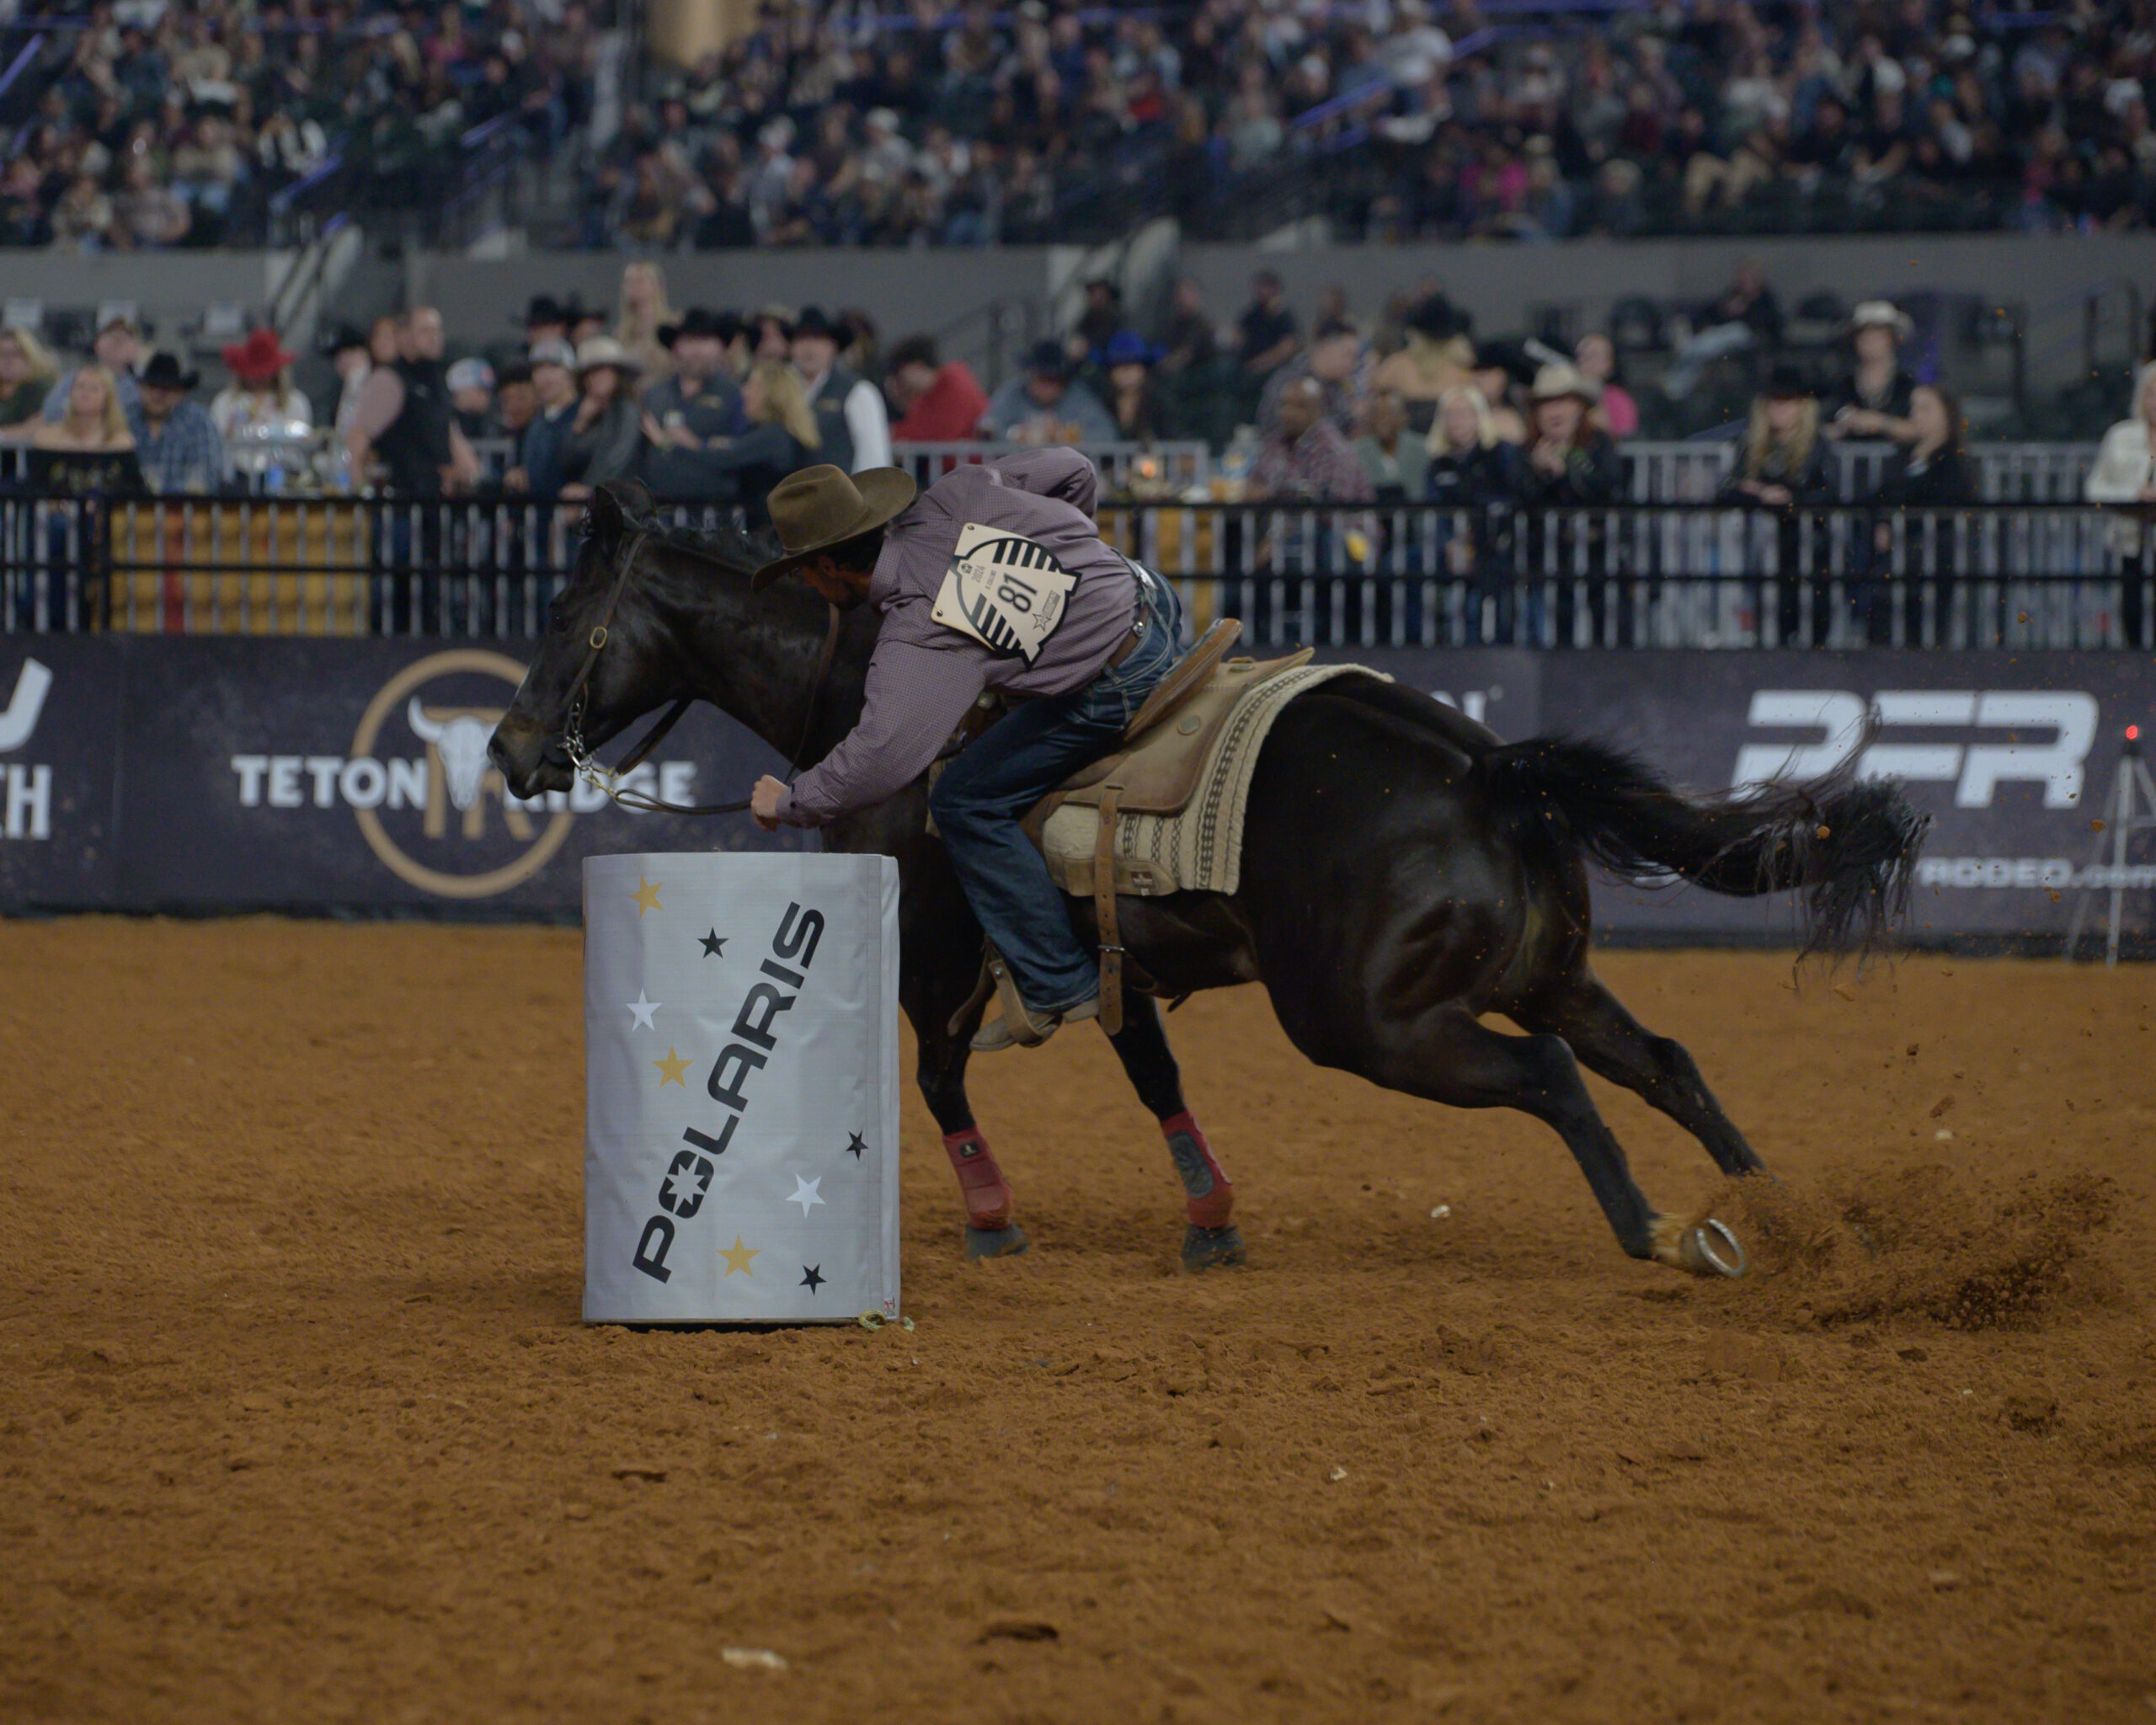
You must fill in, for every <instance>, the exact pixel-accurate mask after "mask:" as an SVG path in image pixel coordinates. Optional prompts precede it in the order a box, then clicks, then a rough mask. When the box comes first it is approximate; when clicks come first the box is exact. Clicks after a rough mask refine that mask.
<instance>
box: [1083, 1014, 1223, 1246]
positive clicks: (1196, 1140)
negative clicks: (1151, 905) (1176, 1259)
mask: <svg viewBox="0 0 2156 1725" xmlns="http://www.w3.org/2000/svg"><path fill="white" fill-rule="evenodd" d="M1108 1041H1109V1042H1110V1043H1111V1044H1113V1046H1114V1049H1115V1051H1116V1055H1117V1057H1118V1059H1120V1060H1122V1062H1123V1071H1125V1072H1127V1073H1128V1074H1129V1076H1130V1082H1131V1086H1132V1087H1133V1088H1134V1089H1135V1090H1136V1091H1137V1092H1138V1099H1139V1101H1140V1102H1142V1103H1145V1106H1146V1107H1147V1108H1150V1109H1151V1110H1152V1111H1153V1117H1154V1118H1155V1119H1157V1120H1158V1121H1159V1122H1160V1123H1161V1133H1162V1135H1164V1136H1166V1139H1167V1140H1168V1155H1169V1156H1170V1157H1171V1159H1172V1160H1173V1161H1174V1162H1175V1165H1176V1173H1177V1176H1178V1177H1179V1178H1181V1179H1182V1189H1183V1197H1184V1204H1185V1209H1186V1210H1187V1214H1188V1215H1189V1218H1190V1222H1189V1226H1188V1227H1187V1229H1186V1230H1185V1231H1184V1234H1183V1242H1182V1267H1183V1268H1185V1269H1186V1270H1203V1269H1212V1268H1218V1267H1220V1266H1223V1265H1227V1264H1237V1263H1241V1262H1242V1261H1243V1239H1242V1236H1241V1234H1240V1233H1239V1232H1237V1231H1236V1229H1235V1220H1234V1217H1235V1187H1234V1186H1233V1185H1232V1184H1231V1183H1230V1182H1229V1179H1228V1175H1227V1171H1226V1170H1225V1168H1223V1167H1221V1166H1220V1164H1219V1162H1218V1161H1216V1160H1215V1159H1214V1155H1213V1146H1211V1145H1209V1144H1208V1143H1207V1142H1206V1141H1205V1134H1204V1133H1203V1131H1202V1130H1200V1129H1199V1127H1198V1122H1197V1120H1196V1119H1193V1117H1192V1114H1191V1112H1190V1110H1189V1108H1187V1107H1186V1106H1185V1105H1184V1103H1183V1095H1182V1072H1181V1071H1179V1070H1178V1069H1177V1065H1176V1057H1175V1055H1174V1054H1173V1052H1172V1051H1171V1049H1169V1047H1168V1036H1167V1031H1166V1028H1164V1027H1163V1026H1162V1025H1161V1007H1160V1003H1159V1002H1158V1001H1155V999H1154V998H1153V997H1152V996H1150V995H1144V994H1137V993H1134V992H1133V991H1130V990H1129V989H1126V990H1124V991H1123V1028H1122V1029H1121V1030H1119V1031H1118V1032H1117V1033H1115V1034H1114V1035H1113V1036H1112V1037H1110V1038H1109V1039H1108Z"/></svg>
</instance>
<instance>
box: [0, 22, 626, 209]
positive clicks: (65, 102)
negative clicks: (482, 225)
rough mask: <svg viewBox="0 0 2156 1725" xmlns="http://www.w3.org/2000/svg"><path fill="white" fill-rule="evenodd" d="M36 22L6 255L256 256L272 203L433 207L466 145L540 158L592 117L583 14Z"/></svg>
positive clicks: (3, 178) (14, 120)
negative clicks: (508, 139) (189, 250)
mask: <svg viewBox="0 0 2156 1725" xmlns="http://www.w3.org/2000/svg"><path fill="white" fill-rule="evenodd" d="M43 11H44V7H43V6H42V5H35V6H30V7H25V8H22V10H21V11H20V12H19V13H18V14H17V15H16V17H15V18H14V20H13V22H14V23H15V24H17V26H18V33H17V35H14V36H13V37H10V38H9V39H8V40H19V41H24V42H27V43H28V44H29V46H30V49H31V50H32V51H35V52H38V53H40V54H41V56H42V58H41V59H40V60H39V61H38V62H37V63H36V65H35V67H30V68H28V69H27V70H26V69H25V68H24V67H18V68H17V71H18V72H19V73H23V74H24V75H23V76H20V77H18V78H17V79H15V80H14V81H13V82H14V87H15V90H16V91H20V92H28V93H31V94H32V95H33V97H34V99H32V100H31V101H30V102H29V106H28V109H27V111H26V112H25V111H13V112H12V113H11V117H10V119H9V120H8V124H7V125H6V126H5V127H4V130H0V136H4V139H5V143H6V152H5V153H6V166H5V168H4V169H0V246H41V245H55V246H65V247H69V248H78V249H82V250H88V251H101V250H113V251H154V250H163V249H166V248H172V247H178V246H192V247H214V246H218V245H224V244H233V243H261V241H262V238H263V237H264V232H265V228H264V217H265V214H266V211H268V209H269V206H270V200H272V199H273V198H274V197H275V196H276V195H278V194H279V193H280V192H283V191H285V190H287V189H288V188H291V187H293V186H295V185H296V184H299V183H301V182H302V181H308V180H310V179H312V178H315V177H320V178H321V179H323V180H324V181H328V180H329V179H330V178H331V176H332V175H333V174H334V191H335V194H336V195H335V197H334V207H335V208H338V209H351V208H358V209H360V210H363V211H364V210H371V209H382V208H394V207H397V206H410V207H415V208H424V207H426V206H428V205H429V204H430V202H438V201H439V200H440V199H441V198H442V197H443V196H444V195H445V194H446V190H447V189H448V188H449V187H450V186H451V184H453V182H454V179H455V176H456V173H457V171H458V163H459V158H460V151H461V149H462V145H463V141H465V140H467V139H468V138H470V137H471V136H472V135H473V134H474V133H477V132H479V131H482V130H483V128H487V127H488V126H489V125H490V124H493V123H499V124H501V125H503V126H509V127H512V128H514V129H515V130H516V131H517V132H518V133H519V134H520V148H522V149H524V150H525V151H526V152H530V153H535V154H537V155H541V156H543V155H545V154H546V153H547V152H551V151H552V150H553V149H554V148H555V147H558V145H559V144H560V143H561V142H562V141H563V139H564V138H565V137H566V136H568V134H569V133H570V132H571V131H572V130H573V129H574V128H576V127H579V126H583V125H584V123H585V122H586V121H587V120H588V119H589V118H590V110H591V105H592V100H593V90H594V63H593V56H594V51H595V41H596V38H595V31H594V28H593V25H592V21H591V17H590V7H589V5H588V3H587V0H565V3H563V4H561V5H559V6H558V7H552V8H544V9H542V8H541V7H540V6H538V5H536V4H534V3H533V0H486V3H484V4H483V5H472V6H468V7H462V6H447V7H419V6H398V5H396V4H393V3H390V0H328V3H323V4H318V3H315V0H270V3H266V4H260V5H256V4H249V3H242V0H163V3H159V0H150V3H144V0H98V3H96V4H93V5H91V6H88V8H81V7H74V6H70V7H67V8H61V7H57V6H55V7H53V8H51V23H50V25H49V26H48V27H46V28H44V29H40V23H41V21H42V17H41V15H42V13H43ZM85 14H86V15H85ZM40 43H42V44H43V46H42V48H41V49H40V48H39V46H38V45H39V44H40ZM9 52H10V56H13V52H14V51H13V49H11V50H10V51H9ZM11 94H12V93H11Z"/></svg>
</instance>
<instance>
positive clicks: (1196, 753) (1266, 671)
mask: <svg viewBox="0 0 2156 1725" xmlns="http://www.w3.org/2000/svg"><path fill="white" fill-rule="evenodd" d="M1312 650H1313V649H1310V648H1308V647H1305V648H1304V649H1302V651H1301V652H1299V653H1295V654H1290V655H1289V657H1287V658H1285V659H1267V660H1253V659H1230V660H1223V661H1222V662H1221V663H1220V664H1219V665H1216V666H1214V670H1213V674H1212V675H1211V676H1209V677H1208V678H1207V679H1206V680H1205V681H1204V683H1203V686H1200V687H1199V688H1198V689H1197V690H1196V691H1195V692H1193V693H1192V694H1190V695H1188V696H1187V697H1184V698H1183V700H1182V702H1179V703H1178V704H1177V707H1176V708H1175V709H1174V711H1173V712H1172V713H1169V714H1168V715H1167V716H1166V717H1165V718H1161V720H1160V721H1159V722H1158V723H1157V724H1151V725H1149V726H1147V727H1146V729H1145V730H1144V731H1143V732H1142V733H1140V734H1139V738H1138V740H1137V741H1136V742H1134V743H1131V744H1129V745H1125V746H1124V747H1123V748H1121V749H1118V750H1116V751H1115V752H1114V753H1113V754H1110V755H1104V756H1102V757H1101V758H1100V759H1099V760H1098V761H1095V762H1093V763H1092V765H1091V766H1086V767H1081V768H1080V769H1079V771H1077V772H1075V773H1073V774H1071V776H1070V777H1069V778H1067V779H1065V781H1064V782H1062V783H1061V784H1060V785H1059V786H1057V787H1056V790H1055V795H1056V797H1057V798H1059V799H1060V801H1061V802H1064V803H1086V804H1092V805H1093V806H1094V807H1096V808H1097V807H1098V806H1099V804H1100V801H1101V788H1102V786H1103V785H1105V784H1106V783H1107V781H1108V780H1110V779H1113V780H1114V781H1115V782H1117V783H1118V784H1119V785H1121V786H1122V787H1123V793H1122V796H1121V798H1120V800H1121V802H1122V804H1123V807H1124V808H1125V809H1133V810H1135V811H1136V812H1137V813H1139V814H1178V813H1180V812H1181V811H1182V809H1183V807H1184V806H1185V805H1186V804H1188V803H1189V801H1190V799H1191V798H1193V797H1194V796H1196V795H1197V794H1198V784H1199V782H1200V780H1199V774H1200V773H1201V772H1203V769H1204V766H1205V763H1206V761H1208V760H1209V759H1210V758H1211V756H1212V752H1213V748H1214V745H1215V744H1216V743H1217V742H1218V741H1219V735H1220V731H1221V729H1222V728H1223V727H1224V726H1225V724H1227V722H1228V716H1229V714H1230V713H1233V712H1234V711H1235V708H1237V706H1239V705H1240V704H1241V702H1242V700H1243V697H1245V696H1246V695H1248V694H1249V693H1250V692H1251V690H1252V689H1254V688H1256V687H1257V686H1259V685H1260V684H1262V683H1265V682H1268V681H1271V680H1273V678H1276V677H1278V676H1281V675H1283V673H1285V672H1287V671H1291V670H1294V669H1295V668H1296V667H1297V666H1299V665H1302V664H1304V663H1305V661H1306V660H1308V659H1309V658H1310V654H1311V652H1312ZM1171 675H1172V673H1171ZM1034 818H1038V815H1037V814H1036V817H1034Z"/></svg>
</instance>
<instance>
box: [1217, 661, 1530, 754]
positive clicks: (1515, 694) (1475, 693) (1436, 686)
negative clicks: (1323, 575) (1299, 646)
mask: <svg viewBox="0 0 2156 1725" xmlns="http://www.w3.org/2000/svg"><path fill="white" fill-rule="evenodd" d="M1259 656H1261V657H1269V656H1270V654H1269V653H1267V652H1264V651H1261V652H1260V654H1259ZM1317 657H1318V660H1320V662H1321V663H1323V664H1327V665H1368V666H1369V668H1370V669H1371V670H1378V671H1383V672H1384V673H1385V675H1386V676H1389V677H1390V678H1392V679H1393V681H1396V682H1400V683H1405V684H1406V685H1407V686H1408V687H1410V688H1411V689H1420V690H1422V692H1424V693H1425V694H1428V695H1434V696H1436V697H1438V700H1440V701H1443V702H1445V703H1446V705H1448V706H1450V707H1457V708H1460V711H1461V712H1463V713H1465V714H1466V715H1467V716H1468V717H1469V718H1471V719H1474V720H1476V721H1477V722H1478V723H1479V724H1486V725H1488V726H1489V727H1490V729H1492V730H1493V731H1495V732H1497V734H1498V735H1499V736H1501V737H1531V736H1533V735H1534V734H1535V732H1536V731H1538V730H1540V729H1541V726H1542V677H1543V667H1544V666H1545V665H1547V664H1549V663H1550V660H1549V658H1548V656H1547V655H1546V654H1540V653H1530V652H1528V651H1525V650H1524V649H1520V648H1516V647H1321V648H1320V649H1318V652H1317Z"/></svg>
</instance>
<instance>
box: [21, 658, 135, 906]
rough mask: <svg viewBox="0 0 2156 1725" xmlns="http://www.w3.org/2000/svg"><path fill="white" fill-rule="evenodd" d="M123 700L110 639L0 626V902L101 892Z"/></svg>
mask: <svg viewBox="0 0 2156 1725" xmlns="http://www.w3.org/2000/svg"><path fill="white" fill-rule="evenodd" d="M125 704H126V703H125V683H124V679H123V676H122V668H121V665H120V655H119V654H117V653H116V652H115V650H114V649H113V647H112V645H111V644H110V643H109V642H104V641H90V640H84V639H82V638H79V637H74V636H66V635H35V636H25V635H8V636H0V908H4V907H6V906H9V905H52V906H55V907H66V906H77V905H104V904H109V903H110V902H111V900H112V895H113V886H114V869H115V856H116V851H115V836H116V834H117V830H118V822H119V818H120V812H121V808H122V798H123V792H124V786H123V783H122V781H121V777H120V772H119V771H118V764H119V761H120V727H121V724H122V717H123V713H124V712H125Z"/></svg>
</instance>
